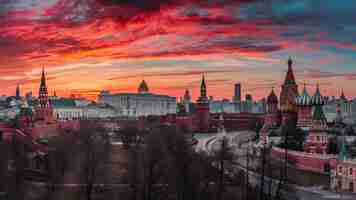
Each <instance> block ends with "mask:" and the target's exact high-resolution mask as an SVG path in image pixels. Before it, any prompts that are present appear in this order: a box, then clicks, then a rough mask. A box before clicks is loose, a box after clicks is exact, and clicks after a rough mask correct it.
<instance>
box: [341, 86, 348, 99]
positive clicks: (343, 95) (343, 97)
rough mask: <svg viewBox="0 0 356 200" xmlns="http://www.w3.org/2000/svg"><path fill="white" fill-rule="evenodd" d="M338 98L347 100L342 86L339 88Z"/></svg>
mask: <svg viewBox="0 0 356 200" xmlns="http://www.w3.org/2000/svg"><path fill="white" fill-rule="evenodd" d="M340 99H341V100H343V101H347V98H346V96H345V93H344V89H343V88H342V89H341V95H340Z"/></svg>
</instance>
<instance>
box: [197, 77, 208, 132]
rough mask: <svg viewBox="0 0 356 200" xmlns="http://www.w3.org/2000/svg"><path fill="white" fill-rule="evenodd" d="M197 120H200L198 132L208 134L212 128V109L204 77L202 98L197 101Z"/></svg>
mask: <svg viewBox="0 0 356 200" xmlns="http://www.w3.org/2000/svg"><path fill="white" fill-rule="evenodd" d="M196 118H197V120H198V130H199V131H200V132H202V133H206V132H208V131H209V127H210V123H209V121H210V109H209V99H208V97H207V92H206V84H205V77H204V75H203V78H202V81H201V85H200V97H199V98H198V100H197V106H196Z"/></svg>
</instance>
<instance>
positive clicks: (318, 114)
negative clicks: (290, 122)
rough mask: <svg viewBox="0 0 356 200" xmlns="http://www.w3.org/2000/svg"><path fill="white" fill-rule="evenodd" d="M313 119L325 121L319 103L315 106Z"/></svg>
mask: <svg viewBox="0 0 356 200" xmlns="http://www.w3.org/2000/svg"><path fill="white" fill-rule="evenodd" d="M313 120H319V121H326V118H325V115H324V111H323V108H322V106H321V105H316V106H315V109H314V114H313Z"/></svg>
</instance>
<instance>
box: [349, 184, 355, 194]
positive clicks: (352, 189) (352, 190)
mask: <svg viewBox="0 0 356 200" xmlns="http://www.w3.org/2000/svg"><path fill="white" fill-rule="evenodd" d="M349 192H354V182H350V183H349Z"/></svg>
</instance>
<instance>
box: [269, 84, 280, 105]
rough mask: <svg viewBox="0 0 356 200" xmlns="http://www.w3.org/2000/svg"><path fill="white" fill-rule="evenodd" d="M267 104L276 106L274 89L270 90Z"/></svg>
mask: <svg viewBox="0 0 356 200" xmlns="http://www.w3.org/2000/svg"><path fill="white" fill-rule="evenodd" d="M267 103H268V104H278V97H277V95H276V94H275V93H274V89H273V88H272V90H271V93H270V94H269V95H268V97H267Z"/></svg>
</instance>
